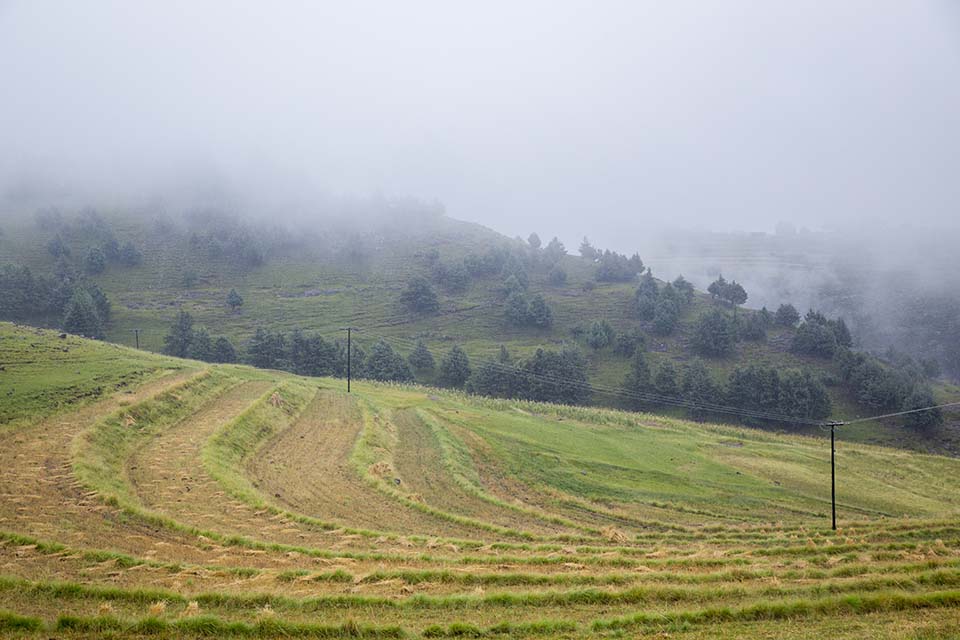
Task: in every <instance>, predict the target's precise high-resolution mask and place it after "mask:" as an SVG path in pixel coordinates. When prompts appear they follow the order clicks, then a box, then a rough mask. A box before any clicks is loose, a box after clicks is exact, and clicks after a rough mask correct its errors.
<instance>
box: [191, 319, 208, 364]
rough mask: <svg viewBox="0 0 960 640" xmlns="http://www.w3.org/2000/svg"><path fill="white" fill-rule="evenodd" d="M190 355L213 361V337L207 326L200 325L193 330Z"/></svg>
mask: <svg viewBox="0 0 960 640" xmlns="http://www.w3.org/2000/svg"><path fill="white" fill-rule="evenodd" d="M190 357H191V358H193V359H194V360H202V361H203V362H213V338H211V337H210V332H209V331H207V328H206V327H199V328H198V329H197V330H195V331H194V332H193V340H192V341H191V343H190Z"/></svg>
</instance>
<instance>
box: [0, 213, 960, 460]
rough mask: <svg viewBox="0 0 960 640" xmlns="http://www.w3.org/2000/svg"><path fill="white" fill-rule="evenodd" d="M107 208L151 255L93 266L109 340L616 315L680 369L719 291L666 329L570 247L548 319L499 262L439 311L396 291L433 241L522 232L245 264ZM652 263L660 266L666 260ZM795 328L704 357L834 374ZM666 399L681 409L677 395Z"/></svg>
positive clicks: (296, 251) (321, 250)
mask: <svg viewBox="0 0 960 640" xmlns="http://www.w3.org/2000/svg"><path fill="white" fill-rule="evenodd" d="M104 219H105V221H106V223H107V224H108V226H109V227H110V229H111V230H113V231H114V232H115V234H116V236H117V238H119V239H120V240H121V241H132V242H134V243H135V244H136V245H137V246H138V247H140V249H141V250H142V252H143V254H144V261H143V263H142V265H140V266H136V267H121V266H110V267H109V268H108V269H107V270H106V272H105V273H103V274H101V275H98V276H95V277H93V279H94V280H95V281H96V282H97V283H98V284H99V285H100V286H101V287H102V288H103V290H104V291H105V292H106V293H107V295H108V297H109V298H110V300H111V301H112V303H113V313H112V320H111V322H110V324H109V326H108V327H107V328H106V335H107V339H108V340H109V341H111V342H115V343H119V344H128V345H132V344H133V343H134V332H133V330H134V329H135V328H137V329H141V330H142V331H141V334H140V342H141V345H142V346H143V347H144V348H146V349H149V350H153V351H159V350H160V348H161V347H162V344H163V342H162V341H163V336H164V335H165V334H166V332H167V330H168V328H169V326H170V324H171V322H172V320H173V319H174V318H175V317H176V314H177V312H178V310H180V309H183V310H187V311H189V312H190V313H191V314H192V315H193V316H194V318H195V319H196V321H197V323H198V324H200V325H205V326H206V327H208V328H210V330H211V332H212V333H214V334H224V335H226V336H228V337H229V338H231V340H233V341H234V343H235V344H237V345H238V347H241V348H242V347H243V345H244V344H245V343H246V341H247V340H248V339H249V338H250V336H251V335H252V334H253V332H254V331H255V330H256V328H257V327H261V326H263V327H268V328H271V329H274V330H287V331H289V330H293V329H296V328H302V329H306V330H310V331H315V332H318V333H320V334H322V335H324V336H326V337H328V338H332V337H336V336H338V335H341V336H342V332H340V331H339V329H340V328H341V327H343V326H346V325H352V326H356V327H359V328H360V329H361V333H360V334H358V336H357V339H358V340H359V341H360V342H361V343H363V344H366V345H367V346H369V345H370V344H372V343H373V342H374V341H376V339H378V338H381V337H383V338H386V339H387V340H388V341H390V342H391V343H392V344H394V346H395V347H396V348H397V349H398V350H399V351H401V352H402V353H404V354H405V353H409V351H410V350H411V349H412V344H413V342H414V341H415V340H416V339H418V338H421V339H424V340H425V341H426V342H427V344H428V345H429V347H430V349H431V350H432V351H433V353H434V355H435V357H437V359H439V358H440V357H441V356H442V355H443V354H444V353H445V352H446V351H447V350H449V348H450V347H451V346H452V345H454V344H460V345H462V346H463V347H464V349H465V350H466V351H467V353H468V354H469V355H470V356H471V357H472V358H474V359H475V360H477V359H482V358H494V357H495V356H496V354H497V352H498V349H499V345H500V344H505V345H506V346H507V347H508V348H509V349H510V350H511V352H512V353H513V354H514V355H515V356H517V357H523V356H525V355H528V354H530V353H531V352H532V351H533V350H535V349H536V348H537V347H540V346H557V345H559V344H561V343H563V342H570V341H572V340H574V339H573V334H572V332H573V330H574V329H575V328H576V327H578V326H581V327H582V326H589V324H590V323H591V322H592V321H594V320H597V319H606V320H607V321H609V322H610V323H611V324H612V325H613V327H614V328H615V329H616V330H617V331H618V332H624V331H630V330H636V329H640V330H642V331H644V332H645V333H646V336H647V348H648V350H649V360H650V365H651V368H653V369H654V370H655V369H656V368H657V366H658V365H659V364H660V363H662V362H664V361H670V362H672V363H674V364H675V365H677V367H678V368H681V367H682V366H683V365H684V364H685V363H688V362H689V361H691V360H692V359H693V358H694V357H695V356H694V354H693V352H692V349H691V345H690V342H691V333H692V328H693V326H694V324H695V322H696V320H697V318H698V317H699V316H700V315H701V314H702V313H704V312H706V311H708V310H710V309H711V308H712V307H713V306H714V305H715V304H717V303H714V302H712V301H711V300H710V299H709V297H707V296H705V295H698V297H697V298H696V300H695V302H694V304H693V305H692V306H691V308H689V309H687V310H685V311H684V313H683V315H682V318H681V322H680V325H679V328H678V330H677V331H676V332H675V333H674V335H672V336H669V337H660V336H656V335H654V334H653V333H652V332H650V331H649V327H648V325H647V323H643V322H640V321H639V320H638V319H637V315H636V312H635V302H634V290H635V288H636V285H635V284H633V283H623V284H616V283H596V282H595V279H594V275H595V266H594V265H593V264H591V263H589V262H587V261H585V260H583V259H581V258H579V257H577V256H573V255H568V256H566V257H565V258H563V259H562V261H561V265H562V267H563V269H564V270H565V271H566V272H567V275H568V278H567V282H566V283H565V284H564V285H561V286H554V285H551V284H550V283H549V282H548V281H547V273H546V270H545V269H531V270H530V271H529V274H530V285H529V290H530V291H531V292H534V293H541V294H543V295H544V296H545V298H546V300H547V302H548V304H549V306H550V307H551V309H552V310H553V315H554V323H553V326H552V327H551V328H549V329H537V328H517V327H513V326H511V325H510V324H509V323H508V322H507V321H506V320H505V318H504V299H503V294H502V291H501V287H502V282H503V278H502V276H499V275H496V276H489V277H483V278H475V279H473V280H472V282H471V284H470V286H469V287H468V289H467V290H466V291H463V292H456V293H453V292H448V291H444V290H443V289H442V288H440V289H439V293H440V305H441V307H440V311H439V312H438V313H437V314H435V315H427V316H422V315H417V314H412V313H410V312H408V311H406V310H405V309H403V308H402V307H401V305H400V304H399V302H398V298H399V294H400V292H401V291H402V289H403V287H404V286H405V285H406V283H407V282H408V281H409V279H410V278H411V277H413V276H416V275H429V262H428V260H427V257H426V256H427V254H428V253H429V252H431V251H435V252H436V253H437V254H439V256H440V259H441V260H442V261H444V262H448V263H454V262H456V261H458V260H461V259H462V258H463V257H464V256H466V255H467V254H469V253H477V254H482V253H484V252H485V251H486V250H487V249H489V248H490V247H492V246H497V245H500V244H504V243H510V242H513V241H510V240H509V239H507V238H504V237H502V236H500V235H499V234H496V233H495V232H493V231H490V230H489V229H486V228H484V227H481V226H478V225H473V224H469V223H464V222H459V221H456V220H452V219H449V218H445V217H439V218H429V219H426V220H422V221H419V222H418V223H417V224H412V225H411V224H404V223H402V222H400V223H396V224H392V225H391V224H389V223H388V224H384V225H381V226H378V227H376V228H375V229H374V230H368V231H366V232H364V233H362V234H353V235H351V234H349V233H347V232H343V233H339V232H334V231H332V230H331V231H330V233H328V234H326V235H324V234H323V233H322V232H321V233H319V234H318V235H309V236H308V235H306V234H305V235H304V237H303V238H299V239H298V238H296V237H295V234H294V237H292V238H286V239H281V241H278V242H275V245H276V246H284V242H286V243H287V244H288V245H290V246H289V247H287V248H284V249H282V250H281V249H278V250H276V251H274V252H272V253H268V254H267V256H266V261H265V263H264V264H263V265H262V266H257V267H253V268H250V267H246V268H245V267H241V266H238V265H237V264H235V263H234V262H232V261H230V260H228V259H216V258H211V257H210V256H209V255H208V254H207V253H205V252H203V251H200V250H197V248H196V247H195V246H194V245H193V244H192V243H191V235H192V233H191V232H190V231H189V230H188V229H187V227H185V226H182V225H178V224H169V223H167V224H163V225H158V224H157V223H155V222H154V221H152V220H149V219H148V218H146V217H134V216H129V215H121V214H114V215H109V214H104ZM67 223H68V229H69V230H68V231H65V232H62V233H61V235H62V236H63V237H64V239H65V240H66V242H67V244H68V246H69V247H70V249H71V253H72V257H71V258H70V261H72V262H74V263H77V264H82V258H83V256H84V255H85V252H86V251H87V250H88V249H89V247H90V246H93V245H95V243H96V237H95V234H93V233H91V232H90V231H89V230H84V229H83V228H82V227H81V226H80V225H79V224H78V223H76V221H74V222H72V223H71V222H70V221H69V220H68V221H67ZM2 229H3V232H4V233H3V235H2V236H0V264H2V263H4V262H13V263H21V264H27V265H29V266H31V267H32V268H33V269H34V270H36V271H37V272H38V273H45V272H50V271H52V270H53V268H54V262H55V261H54V259H53V257H52V256H51V255H50V254H49V253H48V252H47V249H46V246H47V243H48V242H49V241H50V239H51V238H52V237H54V236H55V235H57V233H60V232H58V231H56V230H55V229H54V230H51V229H47V230H43V229H41V228H40V227H39V226H38V225H37V224H36V223H35V221H34V220H32V219H30V218H23V219H17V218H14V217H11V218H10V220H9V221H8V222H6V223H5V224H4V225H3V228H2ZM650 266H652V268H653V269H654V272H656V264H653V265H650ZM189 279H194V280H195V282H194V283H192V284H190V285H189V286H188V285H187V284H185V280H189ZM591 287H592V288H591ZM231 288H236V289H237V290H238V291H239V292H240V294H241V295H242V296H243V298H244V300H245V304H244V306H243V307H242V308H241V309H240V310H239V311H238V312H234V311H232V310H231V309H230V308H229V307H228V306H227V305H226V303H225V299H226V294H227V292H228V291H229V290H230V289H231ZM790 334H791V330H789V329H777V328H775V329H772V330H771V331H770V332H769V333H768V336H767V338H766V339H765V340H763V341H761V342H747V341H744V342H740V343H738V345H737V347H736V353H735V354H734V355H732V356H729V357H725V358H708V359H706V360H705V362H706V364H707V366H708V367H709V369H710V370H711V371H712V372H713V374H714V376H715V377H716V378H717V379H718V380H723V379H725V377H726V375H727V374H728V373H729V371H730V370H731V369H733V368H734V367H735V366H740V365H745V364H759V365H765V366H773V367H777V368H779V369H786V368H790V367H797V368H801V369H805V370H808V371H811V372H813V373H814V375H815V376H816V377H818V378H824V379H828V380H829V379H836V378H837V370H836V367H835V365H834V364H833V363H831V362H830V361H828V360H822V359H819V358H813V357H804V356H798V355H796V354H793V353H791V352H790V351H789V345H790V339H791V335H790ZM579 343H580V345H581V347H582V348H583V351H584V353H585V354H586V356H587V358H588V362H589V378H590V380H591V382H592V383H594V384H596V385H601V386H605V387H612V388H619V386H620V385H621V383H622V381H623V379H624V376H625V375H626V373H627V371H628V369H629V359H628V358H627V357H624V356H618V355H616V354H614V353H613V351H612V349H611V348H610V347H607V348H605V349H603V350H601V351H598V352H597V351H593V350H592V349H590V348H589V347H587V346H586V345H585V343H584V342H583V339H582V338H581V339H580V340H579ZM431 381H432V380H431V379H430V378H426V379H424V382H431ZM829 393H830V395H831V399H832V401H833V407H834V414H835V415H836V416H837V417H853V416H860V415H868V414H870V413H871V411H870V410H869V409H867V408H865V407H861V406H858V405H857V404H856V403H855V402H854V401H853V399H852V398H851V396H850V395H849V394H848V393H847V392H846V391H845V390H844V388H843V387H842V386H841V385H833V386H831V387H830V388H829ZM956 398H960V389H958V388H956V387H953V386H949V385H945V384H941V385H939V386H938V388H937V399H938V400H953V399H956ZM595 400H596V401H597V402H599V403H601V404H606V405H612V406H622V403H623V400H622V398H617V397H611V396H609V395H602V394H598V395H596V397H595ZM664 410H665V411H666V412H667V413H670V410H669V408H664ZM674 413H676V412H674ZM853 437H856V438H858V439H860V440H862V441H864V442H874V443H881V444H882V443H894V444H897V445H899V446H908V447H914V448H917V447H919V448H921V449H926V450H930V451H941V452H942V451H953V452H956V450H957V449H958V444H957V443H958V442H960V437H958V436H957V434H956V433H955V429H954V428H952V426H948V427H947V428H943V429H941V430H940V432H938V433H937V434H934V436H933V437H929V438H925V439H923V440H921V439H918V438H916V437H915V436H914V434H913V433H911V432H909V431H904V430H903V429H902V428H901V425H900V423H892V424H889V425H875V424H871V425H869V428H865V429H859V430H857V431H855V432H854V433H853Z"/></svg>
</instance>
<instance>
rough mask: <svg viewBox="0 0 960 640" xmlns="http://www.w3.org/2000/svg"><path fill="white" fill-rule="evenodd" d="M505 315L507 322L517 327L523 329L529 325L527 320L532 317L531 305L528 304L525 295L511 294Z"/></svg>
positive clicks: (519, 293)
mask: <svg viewBox="0 0 960 640" xmlns="http://www.w3.org/2000/svg"><path fill="white" fill-rule="evenodd" d="M503 313H504V316H505V317H506V319H507V322H508V323H510V324H512V325H514V326H516V327H522V326H524V325H525V324H527V320H528V318H529V317H530V304H529V303H528V302H527V296H525V295H523V292H521V291H514V292H513V293H511V294H510V295H509V296H507V301H506V304H505V305H504V310H503Z"/></svg>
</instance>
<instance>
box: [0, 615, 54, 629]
mask: <svg viewBox="0 0 960 640" xmlns="http://www.w3.org/2000/svg"><path fill="white" fill-rule="evenodd" d="M42 628H43V621H42V620H40V618H32V617H28V616H21V615H18V614H16V613H13V612H12V611H0V631H40V630H41V629H42Z"/></svg>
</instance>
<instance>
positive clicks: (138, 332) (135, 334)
mask: <svg viewBox="0 0 960 640" xmlns="http://www.w3.org/2000/svg"><path fill="white" fill-rule="evenodd" d="M133 335H134V336H135V337H136V340H137V349H139V348H140V329H134V330H133Z"/></svg>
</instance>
